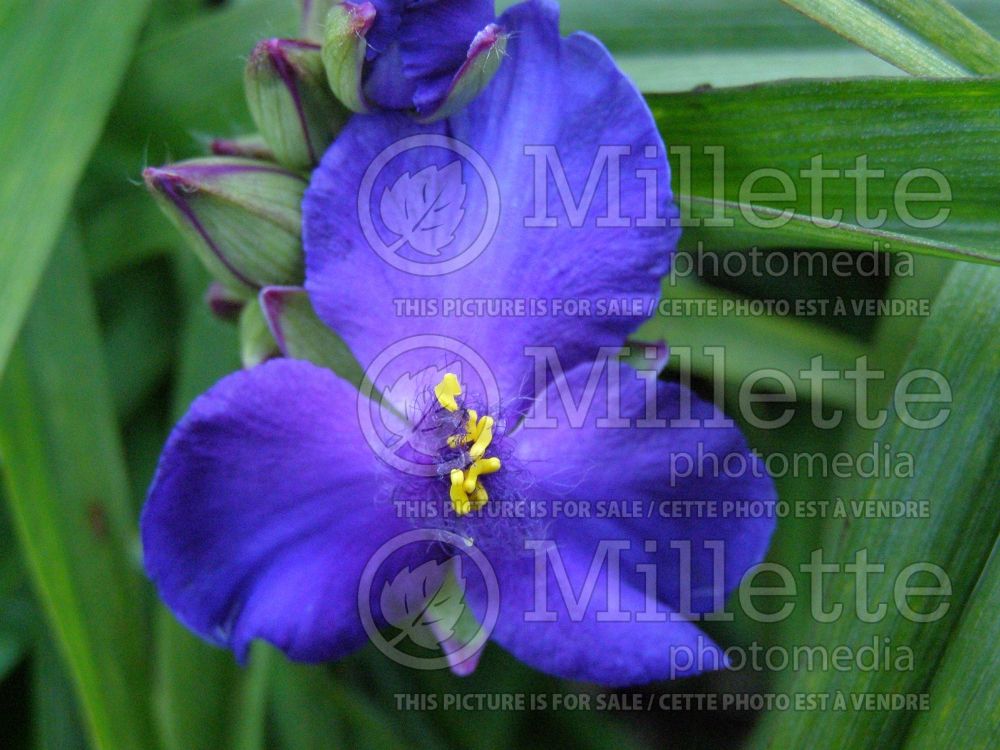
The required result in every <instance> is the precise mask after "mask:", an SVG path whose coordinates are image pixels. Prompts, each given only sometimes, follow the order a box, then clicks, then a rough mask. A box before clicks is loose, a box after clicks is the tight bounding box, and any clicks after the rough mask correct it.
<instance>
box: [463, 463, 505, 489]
mask: <svg viewBox="0 0 1000 750" xmlns="http://www.w3.org/2000/svg"><path fill="white" fill-rule="evenodd" d="M498 471H500V459H499V458H496V457H492V458H480V459H479V460H478V461H475V462H474V463H473V464H472V466H470V467H469V468H468V469H466V470H465V482H464V484H463V485H462V486H463V488H464V489H465V491H466V492H467V493H469V494H470V495H471V494H472V493H473V492H474V491H475V489H476V485H477V484H478V483H479V477H482V476H486V475H487V474H495V473H496V472H498ZM481 486H482V485H480V487H481Z"/></svg>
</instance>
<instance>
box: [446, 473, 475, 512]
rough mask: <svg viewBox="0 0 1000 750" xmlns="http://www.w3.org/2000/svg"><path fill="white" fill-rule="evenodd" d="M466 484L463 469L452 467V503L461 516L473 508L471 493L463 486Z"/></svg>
mask: <svg viewBox="0 0 1000 750" xmlns="http://www.w3.org/2000/svg"><path fill="white" fill-rule="evenodd" d="M464 484H465V477H464V476H463V474H462V470H461V469H452V470H451V491H450V495H451V504H452V506H453V507H454V508H455V512H456V513H457V514H458V515H460V516H464V515H465V514H466V513H468V512H469V511H471V510H472V503H471V502H470V501H469V495H468V494H467V493H466V491H465V488H464V487H463V485H464Z"/></svg>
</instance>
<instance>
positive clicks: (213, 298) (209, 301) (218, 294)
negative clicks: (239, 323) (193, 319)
mask: <svg viewBox="0 0 1000 750" xmlns="http://www.w3.org/2000/svg"><path fill="white" fill-rule="evenodd" d="M205 304H206V305H208V309H209V310H211V312H212V315H214V316H215V317H216V318H218V319H219V320H224V321H226V322H229V323H231V322H233V321H236V320H239V317H240V313H241V312H243V308H244V307H245V306H246V304H247V300H246V297H244V296H241V295H239V294H236V293H234V292H232V291H230V290H229V289H226V287H224V286H223V285H222V284H220V283H219V282H218V281H213V282H212V283H211V284H209V285H208V289H206V290H205Z"/></svg>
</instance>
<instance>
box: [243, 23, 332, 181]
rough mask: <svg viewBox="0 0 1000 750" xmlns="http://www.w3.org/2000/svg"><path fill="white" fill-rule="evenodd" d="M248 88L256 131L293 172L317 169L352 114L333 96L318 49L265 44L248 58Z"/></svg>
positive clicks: (300, 44)
mask: <svg viewBox="0 0 1000 750" xmlns="http://www.w3.org/2000/svg"><path fill="white" fill-rule="evenodd" d="M244 84H245V88H246V96H247V104H248V105H249V107H250V114H251V115H252V116H253V119H254V122H256V123H257V128H258V129H259V130H260V133H261V135H262V136H263V137H264V140H265V141H266V142H267V144H268V146H270V148H271V151H273V152H274V156H275V158H276V159H277V160H278V161H279V162H280V163H282V164H284V165H285V166H287V167H291V168H292V169H307V168H309V167H312V166H314V165H315V164H317V163H318V162H319V159H320V157H321V156H322V155H323V152H324V151H325V150H326V147H327V146H329V145H330V144H331V143H332V142H333V137H334V136H335V135H336V133H337V131H338V130H340V128H341V126H342V125H343V124H344V123H345V122H346V121H347V117H348V115H349V113H348V112H347V110H345V109H344V107H343V106H341V104H340V102H338V101H337V99H336V97H334V96H333V94H332V93H331V92H330V86H329V84H328V83H327V81H326V71H325V70H324V69H323V60H322V57H321V56H320V47H319V45H318V44H313V43H311V42H302V41H295V40H291V39H266V40H264V41H263V42H261V43H260V44H258V45H257V46H256V47H255V48H254V51H253V53H252V54H251V55H250V59H249V61H248V62H247V67H246V73H245V75H244Z"/></svg>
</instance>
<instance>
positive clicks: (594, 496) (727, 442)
mask: <svg viewBox="0 0 1000 750" xmlns="http://www.w3.org/2000/svg"><path fill="white" fill-rule="evenodd" d="M611 367H613V365H612V366H611ZM590 372H591V370H590V368H589V367H587V366H582V367H580V368H577V369H576V370H574V371H573V372H570V373H569V374H568V375H566V377H565V378H564V379H562V380H560V381H557V382H556V383H553V384H552V385H551V386H550V387H549V389H548V391H547V392H546V394H545V396H544V397H543V399H544V401H542V402H541V403H544V404H545V405H546V407H545V410H544V411H542V410H539V409H538V406H537V405H536V407H534V408H533V409H532V410H531V411H530V412H529V414H528V417H527V418H526V420H525V422H524V425H523V426H522V428H521V429H520V430H519V431H518V432H517V433H515V435H514V442H515V445H516V451H517V455H518V458H519V461H520V463H521V464H522V465H523V466H524V467H525V468H526V469H527V470H528V471H529V472H530V473H531V474H532V477H533V484H532V487H531V489H530V492H531V496H530V499H531V500H532V501H533V502H536V503H537V502H544V503H547V504H548V506H547V507H549V508H552V507H553V503H554V502H556V501H563V502H567V501H568V502H569V503H570V504H572V505H574V506H576V507H583V508H587V509H589V510H590V515H591V517H590V518H585V517H568V516H569V514H568V513H563V514H562V515H561V517H558V518H556V520H555V521H554V523H553V526H552V527H551V529H550V534H551V535H552V536H553V537H554V538H556V539H559V540H567V539H569V540H573V541H575V542H576V543H578V544H582V545H584V546H585V547H586V548H588V549H593V548H595V547H596V545H597V544H598V543H599V542H600V541H601V540H608V539H615V540H618V539H627V540H632V543H631V547H630V549H629V550H628V551H626V552H624V553H623V555H622V559H623V560H624V561H627V562H628V567H629V568H630V569H634V567H635V566H636V565H638V564H641V563H649V562H655V563H656V564H657V572H658V575H657V584H658V585H657V589H658V593H659V596H660V598H661V599H662V600H663V601H664V602H665V603H667V604H668V605H669V606H671V607H673V608H675V609H677V610H678V611H681V612H684V613H687V612H694V613H704V612H709V611H712V610H714V609H716V608H721V604H722V602H723V601H724V598H725V596H726V595H727V594H728V592H730V591H732V590H733V589H734V588H736V586H737V585H738V584H739V582H740V580H741V578H742V577H743V575H744V574H745V573H746V571H747V570H748V569H749V568H750V567H751V566H753V565H755V564H757V563H759V562H761V561H762V560H763V558H764V554H765V553H766V551H767V547H768V544H769V542H770V538H771V534H772V532H773V531H774V526H775V516H774V502H775V500H776V493H775V490H774V484H773V482H772V481H771V479H770V477H769V476H768V475H767V472H766V470H765V469H764V466H763V462H762V461H761V460H760V459H759V458H757V457H756V456H754V455H751V454H750V452H749V451H748V448H747V444H746V441H745V440H744V438H743V436H742V435H741V434H740V432H739V430H738V429H737V428H736V427H734V426H725V424H722V425H719V423H720V422H724V420H725V417H724V415H723V414H722V413H721V412H720V411H719V410H718V409H716V408H715V407H714V406H713V405H711V404H708V403H706V402H704V401H702V400H700V399H699V398H698V397H697V396H695V395H694V394H693V393H691V392H690V391H687V390H686V389H683V388H681V387H680V386H679V385H677V384H676V383H667V382H663V381H656V382H655V383H651V382H647V381H646V380H644V379H642V378H641V377H639V376H638V375H637V373H636V372H635V371H634V370H632V369H631V368H630V367H628V366H625V365H622V366H621V368H620V382H621V385H620V387H610V388H609V385H608V383H609V380H610V381H613V378H609V373H610V372H613V370H612V369H607V370H605V371H604V373H603V374H602V376H601V377H600V379H599V380H596V381H595V385H594V387H593V388H592V390H591V393H592V396H593V401H592V402H591V404H592V405H591V406H590V408H588V409H586V411H585V413H584V415H583V416H582V419H581V418H577V417H575V415H574V414H573V413H572V412H573V410H574V409H575V408H577V405H581V404H585V403H586V401H585V400H584V398H585V396H584V394H585V392H587V383H588V380H589V378H590ZM647 375H653V373H647ZM647 385H648V386H649V390H647ZM560 387H562V388H565V389H566V390H565V391H564V393H567V394H569V395H568V398H569V399H571V400H572V405H571V406H570V407H569V408H567V406H566V405H564V400H563V398H562V397H561V396H560V395H559V392H560ZM654 390H655V397H654V396H653V395H652V393H653V391H654ZM609 393H610V394H611V396H610V398H609V396H608V394H609ZM686 404H690V408H689V409H688V408H687V407H686ZM609 407H610V408H609ZM609 415H610V416H611V417H613V418H614V419H615V420H619V419H620V420H624V421H623V422H622V425H623V426H620V427H616V426H611V425H609V424H608V423H607V422H600V421H599V420H604V419H605V418H607V417H608V416H609ZM682 416H683V417H684V418H685V419H690V420H692V421H695V422H697V423H699V425H697V426H671V421H672V420H677V419H679V418H680V417H682ZM543 418H544V419H545V420H546V421H545V422H543ZM654 419H657V420H664V421H665V426H664V425H663V424H660V423H654V422H653V421H652V420H654ZM548 421H554V422H555V423H556V425H557V426H546V424H547V423H548ZM601 424H603V425H604V426H600V425H601ZM714 425H719V426H714ZM602 503H603V506H602V505H601V504H602ZM602 507H603V508H605V509H606V510H605V511H604V512H603V515H604V516H605V517H604V518H598V517H596V516H599V515H602V513H601V510H600V509H601V508H602ZM611 510H615V511H617V515H618V516H620V517H617V518H615V517H611V513H610V511H611ZM648 541H652V542H655V550H653V551H651V552H647V551H646V549H645V547H644V544H645V543H646V542H648ZM672 544H674V545H682V546H685V547H686V546H687V545H688V544H689V545H690V561H691V562H690V569H691V574H690V578H689V579H688V578H687V577H686V576H684V575H683V574H682V573H681V572H679V571H680V565H681V554H682V553H681V551H680V550H679V549H675V548H674V547H672V546H671V545H672ZM706 545H707V546H706ZM716 545H721V547H719V546H716ZM720 572H721V575H720ZM682 591H684V592H687V593H688V594H689V596H687V595H682Z"/></svg>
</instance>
